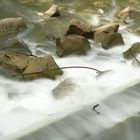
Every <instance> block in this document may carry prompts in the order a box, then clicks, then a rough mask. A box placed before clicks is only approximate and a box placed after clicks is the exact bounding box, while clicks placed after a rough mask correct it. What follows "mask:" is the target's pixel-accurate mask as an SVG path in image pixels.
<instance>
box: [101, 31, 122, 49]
mask: <svg viewBox="0 0 140 140" xmlns="http://www.w3.org/2000/svg"><path fill="white" fill-rule="evenodd" d="M101 45H102V48H104V49H110V48H112V47H115V46H118V45H124V40H123V38H122V35H121V34H120V33H111V34H108V35H107V36H106V37H105V38H104V39H103V40H102V42H101Z"/></svg>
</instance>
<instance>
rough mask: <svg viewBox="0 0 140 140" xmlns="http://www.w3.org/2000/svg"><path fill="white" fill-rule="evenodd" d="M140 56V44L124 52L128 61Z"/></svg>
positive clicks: (135, 44)
mask: <svg viewBox="0 0 140 140" xmlns="http://www.w3.org/2000/svg"><path fill="white" fill-rule="evenodd" d="M138 54H140V42H137V43H134V44H133V45H132V46H131V47H130V48H129V49H128V50H127V51H125V52H123V56H124V58H126V59H133V58H134V57H136V56H137V55H138Z"/></svg>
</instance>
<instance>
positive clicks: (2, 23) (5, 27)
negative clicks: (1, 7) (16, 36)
mask: <svg viewBox="0 0 140 140" xmlns="http://www.w3.org/2000/svg"><path fill="white" fill-rule="evenodd" d="M25 27H26V25H25V22H24V20H23V19H22V18H21V17H19V18H5V19H1V20H0V35H5V34H9V33H13V32H17V31H19V30H20V29H21V28H25Z"/></svg>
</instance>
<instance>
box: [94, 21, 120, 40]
mask: <svg viewBox="0 0 140 140" xmlns="http://www.w3.org/2000/svg"><path fill="white" fill-rule="evenodd" d="M118 29H119V24H118V23H111V24H107V25H104V26H100V27H97V28H95V29H94V30H93V32H94V40H95V41H96V42H101V41H102V40H103V39H104V38H105V37H106V36H107V34H110V33H116V32H117V31H118Z"/></svg>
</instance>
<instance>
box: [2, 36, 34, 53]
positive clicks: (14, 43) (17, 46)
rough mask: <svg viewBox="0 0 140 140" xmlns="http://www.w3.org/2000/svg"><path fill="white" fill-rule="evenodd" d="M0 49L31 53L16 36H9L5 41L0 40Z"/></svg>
mask: <svg viewBox="0 0 140 140" xmlns="http://www.w3.org/2000/svg"><path fill="white" fill-rule="evenodd" d="M0 51H11V52H16V53H21V54H25V55H32V53H31V51H30V50H29V48H28V46H27V45H26V44H25V43H24V42H23V41H19V40H18V39H17V38H9V39H7V40H6V41H3V42H0Z"/></svg>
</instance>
